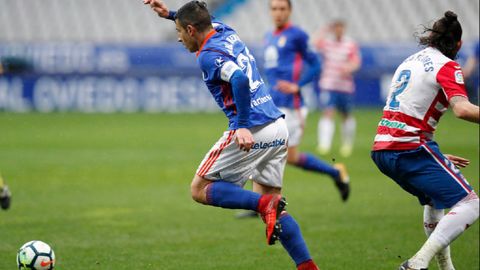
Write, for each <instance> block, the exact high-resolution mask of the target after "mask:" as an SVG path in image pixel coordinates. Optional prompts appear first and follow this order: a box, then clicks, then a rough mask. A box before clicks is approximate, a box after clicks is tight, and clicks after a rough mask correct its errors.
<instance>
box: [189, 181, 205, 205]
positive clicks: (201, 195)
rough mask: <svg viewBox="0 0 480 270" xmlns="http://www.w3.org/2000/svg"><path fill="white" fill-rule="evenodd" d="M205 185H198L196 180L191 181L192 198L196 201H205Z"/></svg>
mask: <svg viewBox="0 0 480 270" xmlns="http://www.w3.org/2000/svg"><path fill="white" fill-rule="evenodd" d="M205 188H206V187H205V186H203V185H199V184H198V182H196V181H192V184H191V185H190V195H191V196H192V199H193V200H194V201H196V202H198V203H203V204H205V203H206V195H205Z"/></svg>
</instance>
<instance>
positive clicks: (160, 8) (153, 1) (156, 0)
mask: <svg viewBox="0 0 480 270" xmlns="http://www.w3.org/2000/svg"><path fill="white" fill-rule="evenodd" d="M143 3H144V4H145V5H150V7H151V8H152V9H153V11H155V12H156V13H157V14H158V16H160V17H162V18H167V17H168V14H169V10H168V7H167V5H165V3H163V1H160V0H143Z"/></svg>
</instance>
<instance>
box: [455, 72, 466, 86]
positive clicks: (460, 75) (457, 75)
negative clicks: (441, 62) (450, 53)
mask: <svg viewBox="0 0 480 270" xmlns="http://www.w3.org/2000/svg"><path fill="white" fill-rule="evenodd" d="M454 74H455V81H456V82H457V83H458V84H464V80H463V73H462V71H461V70H456V71H455V73H454Z"/></svg>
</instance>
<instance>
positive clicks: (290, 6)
mask: <svg viewBox="0 0 480 270" xmlns="http://www.w3.org/2000/svg"><path fill="white" fill-rule="evenodd" d="M285 1H286V2H287V4H288V7H289V8H290V9H292V1H290V0H285ZM271 4H272V0H270V5H271Z"/></svg>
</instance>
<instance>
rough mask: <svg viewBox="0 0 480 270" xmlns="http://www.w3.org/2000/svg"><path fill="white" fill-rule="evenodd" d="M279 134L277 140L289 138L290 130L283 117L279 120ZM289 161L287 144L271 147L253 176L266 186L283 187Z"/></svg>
mask: <svg viewBox="0 0 480 270" xmlns="http://www.w3.org/2000/svg"><path fill="white" fill-rule="evenodd" d="M277 126H278V127H277V129H276V130H277V134H276V139H275V140H281V141H283V140H285V138H288V131H287V127H286V124H285V121H283V119H279V120H278V121H277ZM286 161H287V145H286V144H282V145H278V146H276V147H271V148H269V149H268V152H265V155H264V156H263V158H262V160H261V162H260V163H259V164H258V166H257V168H256V170H255V175H254V177H253V178H252V179H253V180H254V181H255V182H256V183H257V184H260V185H263V186H265V187H271V188H277V189H281V187H282V186H283V173H284V171H285V164H286Z"/></svg>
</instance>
